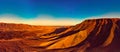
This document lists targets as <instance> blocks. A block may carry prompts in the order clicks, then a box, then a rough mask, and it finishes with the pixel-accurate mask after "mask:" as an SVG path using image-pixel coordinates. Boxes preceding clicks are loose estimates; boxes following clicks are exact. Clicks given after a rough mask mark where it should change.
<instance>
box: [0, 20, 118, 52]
mask: <svg viewBox="0 0 120 52" xmlns="http://www.w3.org/2000/svg"><path fill="white" fill-rule="evenodd" d="M0 52H120V19H119V18H103V19H88V20H85V21H83V22H82V23H80V24H77V25H75V26H33V25H26V24H8V23H0Z"/></svg>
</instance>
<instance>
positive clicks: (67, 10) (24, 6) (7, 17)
mask: <svg viewBox="0 0 120 52" xmlns="http://www.w3.org/2000/svg"><path fill="white" fill-rule="evenodd" d="M119 16H120V0H0V22H6V23H25V24H32V25H75V24H78V23H80V22H81V21H83V20H85V19H87V18H99V17H101V18H104V17H110V18H111V17H119Z"/></svg>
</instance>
